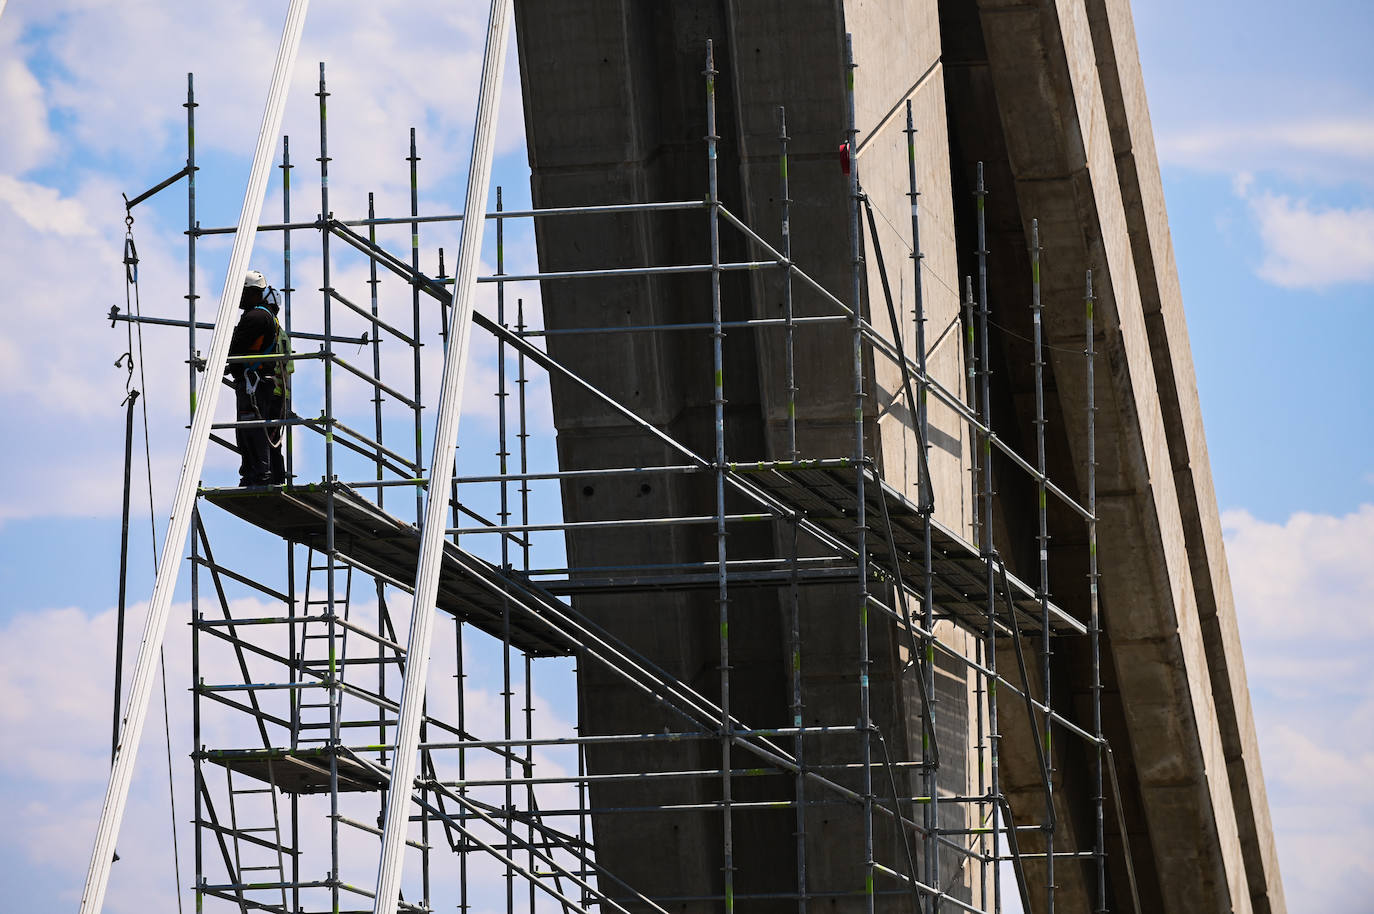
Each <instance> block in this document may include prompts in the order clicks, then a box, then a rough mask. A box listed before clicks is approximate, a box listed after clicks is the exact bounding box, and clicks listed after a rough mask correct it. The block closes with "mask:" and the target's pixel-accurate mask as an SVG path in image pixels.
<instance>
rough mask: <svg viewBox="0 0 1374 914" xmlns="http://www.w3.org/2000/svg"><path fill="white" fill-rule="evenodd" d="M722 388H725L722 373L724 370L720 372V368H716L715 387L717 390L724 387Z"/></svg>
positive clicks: (723, 373) (723, 374)
mask: <svg viewBox="0 0 1374 914" xmlns="http://www.w3.org/2000/svg"><path fill="white" fill-rule="evenodd" d="M724 386H725V372H724V370H722V369H720V368H717V369H716V387H717V389H719V388H721V387H724Z"/></svg>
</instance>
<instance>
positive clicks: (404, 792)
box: [373, 0, 510, 914]
mask: <svg viewBox="0 0 1374 914" xmlns="http://www.w3.org/2000/svg"><path fill="white" fill-rule="evenodd" d="M509 18H510V0H492V4H491V12H490V15H489V17H488V20H487V42H486V50H485V56H484V58H483V61H482V81H481V87H480V89H479V92H478V96H477V117H476V126H475V129H474V131H473V140H472V157H471V159H470V161H469V165H468V186H467V196H466V200H465V202H464V209H463V212H464V213H466V214H468V216H469V217H470V218H468V219H465V220H464V221H463V234H462V239H461V241H460V242H459V247H458V268H457V270H456V271H455V274H454V275H455V278H454V286H453V303H454V308H453V313H452V323H451V324H450V331H451V334H452V336H451V337H450V339H449V345H448V350H447V351H446V352H445V354H444V374H443V382H442V385H441V388H440V395H439V405H438V410H437V414H438V418H437V420H436V423H435V432H434V450H433V453H432V457H431V459H430V464H429V479H430V484H429V486H428V490H427V492H426V496H425V517H424V526H423V528H422V529H421V533H420V554H419V560H418V566H417V569H416V573H415V591H414V594H415V597H414V603H413V605H412V607H411V615H410V633H409V638H408V640H407V642H406V645H407V647H406V666H405V680H404V684H403V685H402V691H401V698H400V707H399V713H398V714H397V718H398V720H397V726H396V752H395V755H394V756H393V758H392V770H391V781H390V785H389V787H388V789H387V805H386V818H385V821H384V824H383V829H382V849H381V858H380V863H379V866H378V870H377V889H376V894H375V897H374V899H373V903H374V907H373V910H374V911H375V912H376V914H391V912H393V911H395V910H396V904H397V901H398V899H399V895H400V889H401V867H402V854H403V851H404V849H405V839H406V831H407V825H408V824H409V821H410V816H409V810H410V804H411V789H412V786H413V782H414V780H415V764H416V755H417V752H418V748H419V740H420V719H421V716H422V712H423V707H424V697H425V680H426V677H427V675H428V672H429V653H430V641H431V636H432V631H433V621H434V603H435V599H436V597H437V594H438V590H439V563H440V559H441V557H442V550H443V545H444V531H445V527H444V513H445V509H446V508H447V507H448V496H447V492H446V489H447V486H445V485H444V484H443V483H444V482H445V481H446V480H448V479H450V478H451V477H452V475H453V468H454V451H455V449H456V446H457V438H458V419H459V413H460V411H461V409H462V404H463V387H464V381H465V380H466V374H467V355H468V344H469V341H470V339H471V335H472V334H471V331H472V316H473V310H474V304H475V299H476V290H477V270H478V256H479V254H480V253H481V245H482V234H483V229H484V227H485V225H486V220H485V219H483V218H481V216H482V214H484V213H486V210H487V195H488V189H489V185H490V182H491V163H492V158H493V155H494V152H495V146H496V121H497V105H498V102H499V98H500V93H501V78H502V75H503V70H504V68H505V58H506V39H507V35H508V23H509Z"/></svg>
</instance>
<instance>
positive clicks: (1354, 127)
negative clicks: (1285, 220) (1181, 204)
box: [1156, 117, 1374, 182]
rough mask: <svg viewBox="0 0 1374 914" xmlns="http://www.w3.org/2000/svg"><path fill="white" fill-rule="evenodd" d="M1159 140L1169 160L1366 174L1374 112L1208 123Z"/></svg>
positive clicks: (1216, 167)
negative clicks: (1300, 118)
mask: <svg viewBox="0 0 1374 914" xmlns="http://www.w3.org/2000/svg"><path fill="white" fill-rule="evenodd" d="M1156 146H1157V148H1158V151H1159V157H1160V161H1161V162H1162V163H1163V164H1164V165H1166V166H1168V165H1175V166H1181V167H1185V168H1190V169H1195V170H1199V171H1210V172H1217V171H1220V172H1228V173H1229V172H1236V171H1251V172H1256V171H1267V172H1272V173H1279V174H1284V175H1287V176H1289V177H1296V178H1302V179H1307V180H1319V181H1323V182H1333V181H1350V180H1363V179H1365V178H1367V177H1368V175H1367V169H1368V166H1369V163H1370V162H1371V161H1374V118H1367V117H1328V118H1323V119H1313V120H1298V119H1294V120H1288V121H1282V120H1280V121H1266V122H1250V123H1231V124H1226V123H1222V124H1216V123H1207V124H1205V125H1203V126H1197V127H1193V126H1189V127H1186V128H1183V129H1180V130H1174V131H1164V132H1161V133H1160V134H1159V136H1158V137H1157V142H1156Z"/></svg>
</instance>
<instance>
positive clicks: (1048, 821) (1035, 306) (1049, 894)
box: [1025, 219, 1055, 914]
mask: <svg viewBox="0 0 1374 914" xmlns="http://www.w3.org/2000/svg"><path fill="white" fill-rule="evenodd" d="M1030 254H1031V323H1032V324H1033V325H1034V326H1033V332H1034V340H1035V342H1034V346H1035V354H1034V355H1035V361H1034V363H1033V364H1034V368H1035V461H1036V462H1035V467H1036V470H1037V471H1038V472H1039V475H1038V477H1037V478H1036V495H1037V500H1036V503H1037V509H1036V513H1037V515H1038V517H1039V522H1040V523H1039V530H1038V532H1037V534H1036V542H1037V543H1038V544H1039V553H1040V585H1039V589H1038V592H1037V594H1036V596H1037V598H1038V599H1039V601H1040V617H1041V625H1042V626H1043V627H1044V628H1043V631H1042V633H1041V639H1040V665H1041V667H1042V673H1043V678H1042V686H1043V687H1044V689H1045V708H1046V711H1045V763H1046V765H1047V766H1051V767H1050V768H1049V770H1047V771H1046V772H1045V826H1044V827H1045V905H1046V908H1045V910H1046V912H1047V914H1054V893H1055V885H1054V824H1055V816H1054V770H1053V767H1052V766H1053V765H1054V755H1053V752H1054V747H1053V736H1052V734H1053V733H1054V720H1053V718H1052V716H1051V715H1050V713H1049V710H1048V709H1049V708H1050V707H1051V704H1050V685H1051V676H1050V658H1051V656H1053V651H1052V649H1051V647H1050V553H1049V549H1050V530H1049V514H1048V510H1047V505H1046V497H1045V496H1046V493H1045V481H1046V479H1047V476H1046V473H1047V470H1046V467H1047V463H1046V459H1045V349H1044V338H1043V336H1044V331H1043V329H1042V327H1041V324H1042V321H1041V319H1040V316H1041V307H1040V220H1039V219H1032V220H1031V251H1030ZM1025 685H1026V691H1027V692H1029V691H1030V682H1026V684H1025Z"/></svg>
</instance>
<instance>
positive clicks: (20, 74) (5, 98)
mask: <svg viewBox="0 0 1374 914" xmlns="http://www.w3.org/2000/svg"><path fill="white" fill-rule="evenodd" d="M43 94H44V93H43V87H42V86H41V85H39V82H38V80H37V78H35V77H34V75H33V73H32V72H31V71H30V70H29V68H28V67H27V66H25V64H24V61H23V60H22V59H20V57H19V54H18V52H17V50H16V49H15V48H14V46H13V45H11V44H9V43H8V42H5V43H0V111H4V112H5V115H4V117H5V129H4V131H3V132H0V172H4V171H9V172H22V171H26V170H27V169H29V168H32V167H33V166H35V165H37V164H38V163H39V162H41V161H42V159H43V157H44V156H45V155H47V154H48V153H49V152H51V150H52V148H53V146H54V143H55V140H54V137H53V135H52V131H51V130H49V129H48V112H47V108H46V105H45V103H44V98H43Z"/></svg>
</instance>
